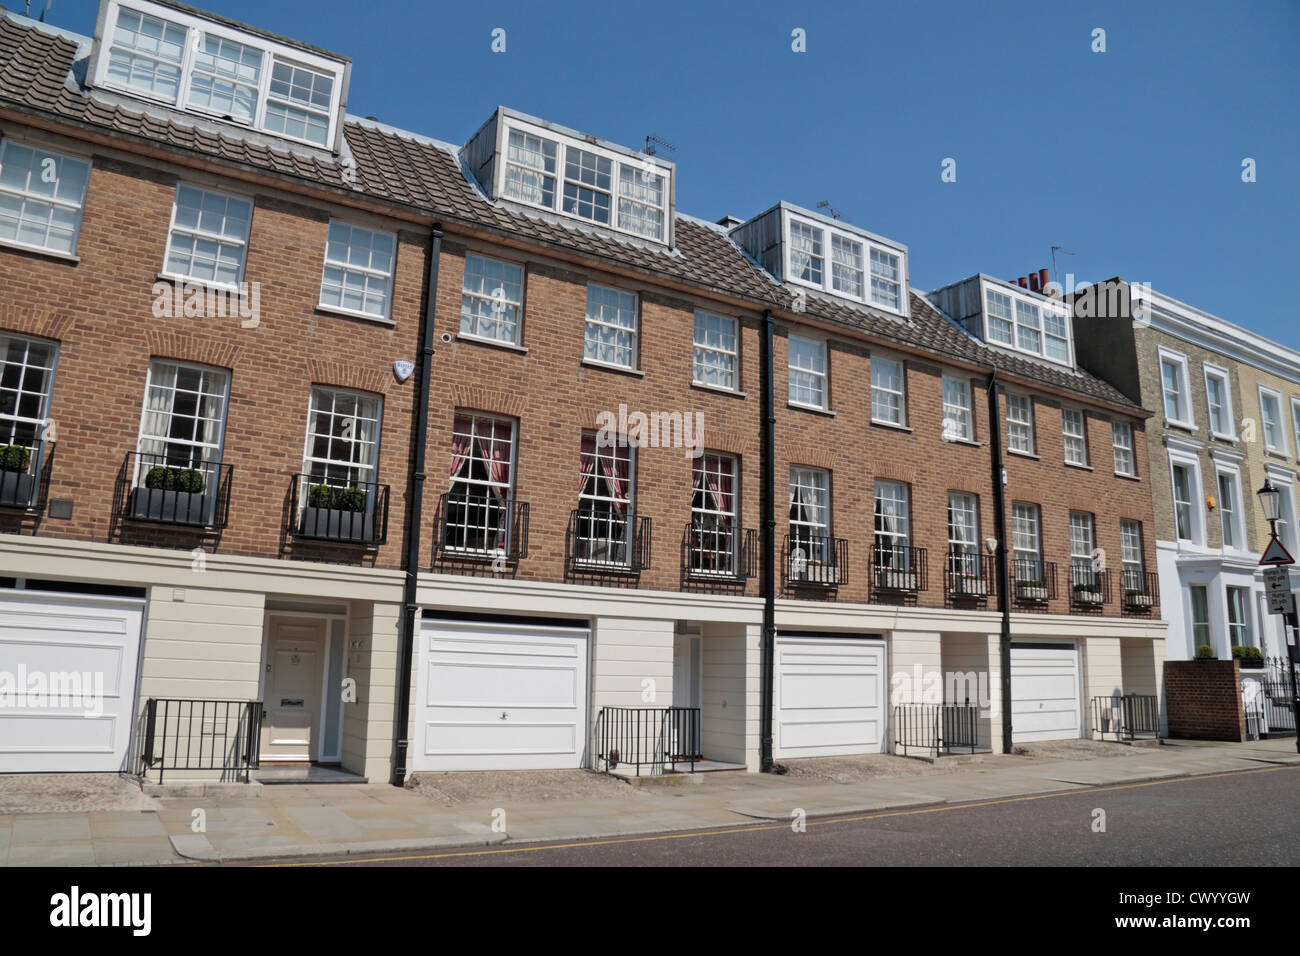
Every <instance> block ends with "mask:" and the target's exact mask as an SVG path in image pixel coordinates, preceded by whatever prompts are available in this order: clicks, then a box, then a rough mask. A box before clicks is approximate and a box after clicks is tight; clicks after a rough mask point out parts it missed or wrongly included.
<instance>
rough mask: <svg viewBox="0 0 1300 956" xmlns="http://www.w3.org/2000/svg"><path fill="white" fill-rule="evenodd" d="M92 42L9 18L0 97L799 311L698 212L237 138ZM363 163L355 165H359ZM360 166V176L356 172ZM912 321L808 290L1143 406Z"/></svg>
mask: <svg viewBox="0 0 1300 956" xmlns="http://www.w3.org/2000/svg"><path fill="white" fill-rule="evenodd" d="M89 45H90V40H89V38H86V37H79V38H75V39H74V38H73V37H72V35H69V34H66V33H64V32H62V31H54V30H52V29H50V28H43V27H36V26H34V25H29V23H26V22H18V21H17V20H15V19H13V18H11V17H10V16H7V15H4V14H3V13H0V100H6V101H9V102H11V103H15V104H19V105H21V106H23V107H26V108H27V109H29V110H33V111H37V112H42V113H47V114H51V115H53V116H56V117H61V118H63V119H66V120H69V121H72V122H77V123H83V124H86V125H89V126H93V127H98V128H100V129H103V130H106V131H109V132H112V133H118V134H122V135H127V136H134V137H139V138H141V139H143V140H147V141H149V142H151V143H156V144H162V145H166V146H171V147H174V148H177V149H182V150H189V151H193V152H196V153H199V154H202V155H205V156H209V157H213V158H219V159H222V160H226V161H229V162H233V163H239V164H245V165H248V166H252V167H255V168H257V169H260V170H264V171H268V172H271V173H276V174H279V175H284V176H292V177H296V178H299V179H302V180H305V181H308V182H311V183H315V184H319V185H323V186H326V187H333V188H337V189H349V190H351V189H355V190H358V191H360V192H361V193H363V194H366V195H368V196H371V197H374V198H378V199H382V200H384V201H388V202H395V203H400V204H403V205H406V206H410V207H414V208H418V209H422V210H425V211H427V212H429V213H430V214H431V215H436V216H439V217H441V218H444V219H448V220H457V221H460V222H462V223H465V224H470V225H473V226H477V227H480V228H485V229H489V230H494V231H499V232H501V233H503V234H508V235H512V236H518V237H521V238H524V239H528V240H532V241H534V242H538V243H543V244H547V245H551V246H558V247H563V248H566V249H570V250H573V251H575V252H578V253H583V254H586V255H590V256H593V257H596V258H599V259H605V260H607V261H611V262H617V263H618V264H620V265H622V266H631V267H633V268H636V269H641V270H644V271H646V272H648V273H652V274H654V275H658V276H661V277H663V278H667V279H671V280H676V281H680V282H683V283H686V284H689V285H692V286H695V287H700V288H704V289H711V290H714V291H717V292H723V293H726V294H729V295H734V296H740V297H743V298H746V299H749V300H750V301H752V302H754V303H755V304H756V305H758V306H760V307H761V306H771V307H774V308H778V309H781V310H783V311H787V312H788V311H794V307H795V302H794V296H793V295H792V294H791V293H790V291H789V290H788V289H786V288H785V287H783V286H781V285H779V284H778V283H776V282H775V281H773V279H772V278H771V277H770V276H768V274H767V273H766V272H764V271H763V270H762V269H761V268H760V267H759V266H758V265H757V264H756V263H754V262H753V261H752V260H750V259H749V258H748V257H747V256H745V254H744V253H743V252H741V250H740V249H739V247H737V246H736V245H735V244H734V243H733V242H732V241H731V240H730V239H729V238H728V237H727V235H726V233H725V231H724V230H722V229H720V228H718V227H716V226H713V225H711V224H709V223H705V222H702V221H700V220H698V219H694V218H692V217H690V216H682V215H678V216H677V217H676V220H675V222H674V232H675V236H674V238H675V248H674V249H673V250H672V251H668V250H665V249H661V248H657V247H654V246H650V245H646V244H642V243H639V242H635V241H632V240H623V239H616V238H614V237H612V236H610V235H607V234H604V233H600V232H597V231H595V230H591V229H585V228H582V227H581V226H578V225H576V224H573V225H571V224H567V223H563V222H561V221H558V220H557V219H555V218H553V217H551V218H548V217H545V216H544V215H542V214H540V213H539V214H529V213H524V212H522V211H519V210H517V209H515V208H513V207H510V206H507V205H505V204H501V203H493V202H491V201H490V200H488V199H487V197H485V196H484V195H483V194H482V193H481V192H480V191H479V190H478V189H477V188H476V187H475V185H474V184H473V183H472V182H471V181H470V179H469V177H468V176H467V174H466V172H465V171H464V170H463V169H462V167H461V164H460V161H459V157H458V155H457V150H456V147H454V146H448V145H447V144H443V143H439V142H436V141H434V140H429V139H426V138H424V137H420V136H416V135H415V134H407V133H403V132H402V131H399V130H393V129H390V128H387V127H382V126H380V125H379V124H376V123H369V122H363V121H360V120H356V119H353V118H350V117H349V118H348V120H347V122H346V123H345V125H344V138H345V140H346V143H347V152H348V155H349V157H350V162H346V161H341V160H338V159H335V158H333V157H331V156H329V155H328V154H325V153H323V152H318V151H312V150H307V149H291V148H287V147H286V148H273V147H272V146H269V145H267V142H266V141H265V140H266V139H269V137H259V136H257V135H232V134H231V133H229V132H226V131H223V130H221V129H219V128H218V127H217V126H216V125H215V124H210V123H204V122H202V121H199V120H194V121H193V122H191V121H189V119H188V118H184V116H183V114H180V113H177V112H176V111H170V110H167V109H165V108H163V107H154V106H152V105H146V104H144V103H139V104H138V105H137V103H136V102H135V101H133V100H130V99H129V98H126V97H117V96H115V95H114V94H111V93H101V92H98V91H93V90H87V89H85V88H84V87H82V86H81V85H80V84H79V83H78V82H77V80H76V77H77V76H78V75H80V76H84V75H85V70H86V63H85V62H84V61H85V58H86V57H87V55H88V53H89ZM353 164H355V165H354V166H353ZM353 168H354V169H355V177H354V179H355V182H350V181H349V179H351V178H353V177H349V176H348V173H350V172H352V170H353ZM910 301H911V314H912V318H911V321H910V322H908V321H904V320H902V319H900V318H898V317H893V316H888V315H886V314H884V313H881V312H877V311H875V310H871V309H866V308H862V307H858V306H850V305H848V304H847V303H841V302H837V301H835V300H833V299H830V298H826V297H822V296H816V295H809V296H808V297H807V298H806V300H805V302H804V303H803V308H802V310H801V311H802V312H803V313H804V314H805V315H808V316H810V317H815V318H818V319H822V320H824V321H828V322H831V323H834V324H837V325H840V326H842V327H844V328H847V329H853V330H856V331H858V332H861V333H863V334H866V335H868V336H871V337H873V338H882V339H885V340H887V341H893V342H897V343H899V344H904V345H909V346H913V347H916V348H919V349H922V350H924V351H926V352H930V353H933V354H934V355H936V357H940V358H941V357H942V356H945V355H946V356H951V357H954V358H958V359H964V360H966V361H968V362H972V363H976V364H978V365H980V366H983V367H993V368H996V369H998V370H999V371H1001V372H1004V373H1006V374H1007V375H1010V376H1013V377H1015V378H1019V379H1023V380H1026V381H1030V382H1040V383H1043V384H1047V385H1051V386H1054V387H1056V388H1063V389H1067V390H1070V391H1073V392H1078V393H1080V394H1082V395H1085V396H1088V397H1091V398H1094V399H1097V400H1100V401H1103V402H1108V403H1111V404H1114V405H1120V406H1123V407H1126V408H1130V409H1132V410H1134V411H1140V409H1139V408H1138V406H1136V405H1134V404H1133V402H1131V401H1130V400H1129V399H1127V398H1125V397H1124V396H1123V395H1122V394H1120V393H1119V392H1118V391H1117V390H1116V389H1114V388H1112V387H1111V386H1110V385H1107V384H1106V383H1105V382H1102V381H1101V380H1099V379H1097V378H1094V377H1093V376H1091V375H1088V374H1086V373H1071V372H1068V371H1065V370H1057V369H1053V368H1050V367H1047V366H1045V365H1042V364H1040V363H1037V362H1031V361H1028V360H1024V359H1019V358H1016V357H1014V356H1010V355H1007V354H1006V353H1003V352H999V351H997V350H996V349H991V348H988V347H986V346H985V345H983V344H982V343H981V342H979V341H978V340H976V339H975V338H974V337H972V336H971V335H970V334H968V333H967V332H966V331H965V330H963V329H961V328H960V327H958V326H957V325H956V324H954V323H953V322H951V321H949V320H948V319H947V318H946V317H944V316H943V315H942V314H940V313H939V312H938V311H937V310H936V309H935V308H934V307H933V306H932V305H931V304H930V302H929V301H928V300H926V299H925V298H923V297H922V296H919V295H917V294H916V293H911V300H910Z"/></svg>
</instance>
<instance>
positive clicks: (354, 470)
mask: <svg viewBox="0 0 1300 956" xmlns="http://www.w3.org/2000/svg"><path fill="white" fill-rule="evenodd" d="M382 411H383V400H382V399H381V398H380V397H379V396H378V395H368V394H365V393H364V392H353V391H349V390H347V389H341V388H331V387H329V386H326V385H315V386H313V387H312V390H311V398H310V400H309V404H308V407H307V443H306V447H305V449H304V451H303V456H302V471H303V475H304V477H305V478H306V480H307V483H308V484H313V485H314V484H324V485H329V486H330V487H333V488H345V489H346V488H351V487H361V488H363V489H364V490H366V492H367V494H369V491H370V489H369V487H367V486H370V485H373V484H374V482H375V468H376V466H377V465H378V463H379V432H380V423H381V417H382ZM303 500H304V502H306V501H307V496H306V495H304V496H303Z"/></svg>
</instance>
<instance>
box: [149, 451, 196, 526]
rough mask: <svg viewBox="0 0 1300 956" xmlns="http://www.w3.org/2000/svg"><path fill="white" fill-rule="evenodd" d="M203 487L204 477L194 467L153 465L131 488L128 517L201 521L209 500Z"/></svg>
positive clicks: (187, 521) (169, 520)
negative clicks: (136, 485) (136, 484)
mask: <svg viewBox="0 0 1300 956" xmlns="http://www.w3.org/2000/svg"><path fill="white" fill-rule="evenodd" d="M206 488H207V478H206V477H205V476H204V474H203V472H202V471H200V470H199V469H197V468H169V467H167V466H166V465H154V466H152V467H151V468H150V469H149V470H148V471H146V472H145V474H144V482H143V484H142V486H140V487H136V488H134V489H132V491H131V509H130V514H131V517H132V518H140V519H142V520H145V521H167V522H172V523H175V524H194V525H205V524H207V523H208V519H209V510H210V509H209V505H210V503H211V498H210V496H209V495H208V494H207V493H206Z"/></svg>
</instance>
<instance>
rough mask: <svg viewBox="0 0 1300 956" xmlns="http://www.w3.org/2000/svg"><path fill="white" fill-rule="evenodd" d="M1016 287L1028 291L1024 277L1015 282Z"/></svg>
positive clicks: (1027, 284) (1027, 281)
mask: <svg viewBox="0 0 1300 956" xmlns="http://www.w3.org/2000/svg"><path fill="white" fill-rule="evenodd" d="M1016 285H1018V286H1020V288H1022V289H1028V288H1029V280H1028V279H1026V278H1025V277H1024V276H1021V277H1020V278H1019V279H1017V280H1016Z"/></svg>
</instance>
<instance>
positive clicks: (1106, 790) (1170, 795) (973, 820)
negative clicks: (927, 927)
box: [293, 767, 1300, 867]
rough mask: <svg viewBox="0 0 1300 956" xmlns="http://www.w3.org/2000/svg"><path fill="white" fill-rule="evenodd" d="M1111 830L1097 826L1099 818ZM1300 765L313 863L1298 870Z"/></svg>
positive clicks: (345, 864) (360, 864)
mask: <svg viewBox="0 0 1300 956" xmlns="http://www.w3.org/2000/svg"><path fill="white" fill-rule="evenodd" d="M1098 810H1101V811H1104V824H1105V830H1104V832H1100V831H1098V830H1096V829H1095V826H1096V825H1097V822H1098V821H1100V820H1102V818H1101V817H1099V816H1098V814H1097V813H1096V811H1098ZM1297 864H1300V767H1286V768H1269V769H1263V770H1258V771H1246V772H1237V773H1227V774H1218V775H1215V776H1210V777H1193V778H1189V779H1181V780H1173V781H1158V782H1153V783H1145V784H1130V785H1125V786H1116V787H1100V788H1094V789H1088V790H1076V791H1071V792H1069V793H1061V794H1047V795H1039V796H1030V797H1013V798H1008V799H999V800H989V801H975V802H971V803H965V804H948V805H943V806H938V807H931V808H922V809H913V810H895V811H881V812H876V813H863V814H858V815H852V816H843V817H827V818H820V819H818V818H814V819H810V820H808V821H807V822H806V829H805V830H804V831H803V832H795V831H794V830H793V829H792V827H791V825H790V824H767V823H756V824H755V825H753V826H740V827H734V828H728V829H716V830H707V831H688V832H680V833H671V834H652V835H647V836H640V837H635V836H630V837H616V838H603V839H595V840H590V841H577V842H575V841H570V842H566V843H559V844H539V843H530V844H519V845H505V846H500V847H492V848H480V849H472V850H448V851H443V852H438V853H426V854H404V855H403V854H399V855H394V856H391V857H365V858H343V859H332V860H319V861H303V862H300V863H296V864H293V865H298V866H302V865H308V866H312V865H315V866H319V865H325V866H440V867H445V866H618V867H627V866H637V867H651V866H671V867H684V866H746V867H752V866H913V865H921V866H1102V867H1104V866H1175V867H1178V866H1248V867H1254V866H1279V865H1286V866H1295V865H1297Z"/></svg>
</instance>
